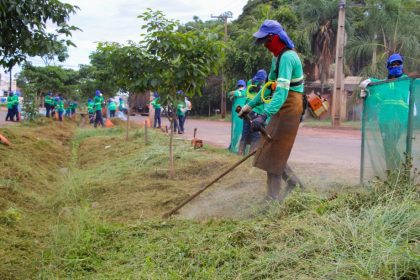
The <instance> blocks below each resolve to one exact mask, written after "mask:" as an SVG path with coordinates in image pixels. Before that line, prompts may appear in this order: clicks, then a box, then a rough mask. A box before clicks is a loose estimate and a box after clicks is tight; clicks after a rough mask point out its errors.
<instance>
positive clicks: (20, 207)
mask: <svg viewBox="0 0 420 280" xmlns="http://www.w3.org/2000/svg"><path fill="white" fill-rule="evenodd" d="M0 133H2V134H4V135H6V136H7V137H8V138H9V139H10V140H12V141H13V143H14V144H13V147H12V148H7V147H4V146H0V154H1V156H2V160H1V166H0V167H1V168H0V172H1V173H0V175H1V177H0V178H1V179H0V191H1V198H0V258H1V260H2V261H1V264H0V278H1V279H25V278H41V279H51V278H52V279H56V278H71V279H73V278H75V279H81V278H83V279H121V278H123V279H126V278H129V279H186V278H187V279H419V277H420V265H419V263H420V245H419V244H420V243H419V241H420V199H419V194H418V192H417V190H416V188H415V186H414V185H413V184H411V183H410V182H407V181H404V180H401V177H400V176H399V174H394V176H392V177H391V179H390V180H389V181H387V182H375V183H374V184H372V185H371V187H370V188H365V189H359V188H354V187H350V186H349V187H348V188H342V189H340V190H330V191H325V192H322V193H317V192H314V191H306V192H302V191H295V192H293V193H292V194H291V195H290V196H289V197H288V198H287V199H286V201H285V203H284V204H283V205H279V204H275V203H270V204H265V203H262V202H261V201H262V197H263V194H264V190H263V189H262V186H263V183H264V180H263V179H264V174H263V173H262V172H261V173H258V172H259V171H257V170H254V169H252V168H251V167H250V164H244V165H243V166H241V167H240V168H239V169H238V170H237V171H235V172H234V173H233V174H231V175H229V176H227V178H225V179H223V180H224V182H222V183H220V184H218V185H216V186H214V189H213V192H212V193H210V194H209V199H210V196H211V195H215V194H217V193H219V197H218V198H220V199H221V202H220V204H210V205H213V206H217V207H222V208H223V207H225V206H224V205H223V199H222V198H223V195H231V194H232V193H235V195H237V193H240V190H241V189H240V187H241V186H242V187H243V186H244V185H246V184H249V185H250V186H251V187H253V188H249V187H250V186H247V188H246V189H247V190H249V189H251V190H254V191H253V192H252V193H251V192H250V191H247V192H244V194H243V195H242V197H241V196H238V197H240V199H237V200H236V204H235V205H234V207H233V208H235V209H236V211H237V212H239V214H242V215H236V217H241V218H234V219H232V218H220V217H222V216H223V215H220V216H219V218H217V219H211V218H210V219H204V220H187V219H185V217H189V215H188V214H189V213H187V212H181V213H180V214H181V215H179V216H177V218H176V219H171V220H162V219H160V218H159V217H160V216H161V215H162V214H163V213H165V212H166V211H168V210H169V209H171V208H172V207H173V206H175V205H176V204H177V203H179V202H180V201H182V200H183V199H184V198H185V197H187V196H188V195H189V194H191V193H193V192H194V191H196V190H197V189H198V188H199V187H200V186H202V185H204V184H205V183H206V182H208V181H209V180H211V179H212V178H213V177H215V176H216V175H217V174H219V173H220V172H221V171H223V170H225V169H226V168H227V167H228V166H230V165H231V164H232V163H233V162H235V161H236V160H238V158H237V157H236V156H234V157H232V156H231V155H230V154H227V153H226V152H225V151H222V150H218V149H216V148H210V147H206V149H205V150H194V149H192V148H191V147H190V145H189V143H188V142H186V141H182V140H177V141H176V142H175V158H176V162H175V167H176V172H175V173H176V176H175V178H173V179H169V178H168V172H167V167H168V138H167V136H165V135H163V134H161V133H160V132H156V131H149V134H150V139H151V141H150V145H147V146H146V145H144V139H143V136H144V135H143V133H144V131H143V129H142V128H133V129H131V131H130V140H129V141H128V142H126V141H125V140H124V139H125V138H124V137H125V134H124V128H123V127H120V126H117V127H116V128H113V129H96V130H95V129H90V128H83V129H79V128H76V126H75V125H74V124H73V123H71V122H68V123H65V124H57V123H55V122H51V123H50V122H48V121H44V122H42V123H39V124H38V125H36V126H32V127H23V126H16V127H9V128H7V129H0ZM28 155H30V156H28ZM34 171H37V172H34ZM255 178H260V180H256V179H255ZM247 196H249V197H247ZM203 201H204V199H203V200H201V201H200V200H198V201H197V202H196V203H197V204H199V203H200V204H199V205H196V206H195V207H192V208H190V210H189V211H192V210H191V209H194V211H198V212H199V211H206V209H203V208H206V207H207V206H206V205H205V204H203V203H202V202H203ZM200 205H201V209H200V207H199V206H200ZM197 216H198V217H199V216H200V215H195V216H193V217H197ZM229 216H231V217H232V216H233V217H235V215H229Z"/></svg>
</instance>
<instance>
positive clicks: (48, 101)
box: [44, 95, 52, 105]
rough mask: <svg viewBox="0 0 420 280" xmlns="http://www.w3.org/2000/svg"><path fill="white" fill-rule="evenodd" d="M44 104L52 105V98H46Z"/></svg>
mask: <svg viewBox="0 0 420 280" xmlns="http://www.w3.org/2000/svg"><path fill="white" fill-rule="evenodd" d="M44 103H45V104H48V105H52V99H51V96H49V95H47V96H45V101H44Z"/></svg>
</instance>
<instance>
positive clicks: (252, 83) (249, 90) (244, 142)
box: [238, 69, 267, 155]
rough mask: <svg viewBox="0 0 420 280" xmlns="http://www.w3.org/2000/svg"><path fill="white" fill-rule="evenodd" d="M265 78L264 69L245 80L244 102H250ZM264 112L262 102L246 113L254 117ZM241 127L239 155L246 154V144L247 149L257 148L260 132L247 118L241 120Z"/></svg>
mask: <svg viewBox="0 0 420 280" xmlns="http://www.w3.org/2000/svg"><path fill="white" fill-rule="evenodd" d="M266 80H267V72H266V71H265V70H264V69H261V70H258V72H257V73H256V74H255V76H254V77H253V78H252V79H250V80H249V81H248V82H247V87H246V100H245V104H248V103H249V102H251V100H252V99H254V97H255V96H256V95H257V93H258V92H259V91H260V90H261V88H262V86H263V85H264V84H265V82H266ZM263 113H264V104H260V105H258V106H255V107H254V108H253V109H252V112H250V113H249V114H248V115H249V117H250V118H251V119H253V118H255V117H256V116H257V115H258V114H263ZM243 122H244V123H243V128H242V137H241V142H240V145H239V151H238V154H239V155H246V154H247V146H248V145H249V146H250V148H249V150H250V151H251V152H252V151H254V150H255V149H256V148H257V143H258V140H259V139H260V133H259V132H258V131H255V130H253V129H252V127H251V121H250V120H249V119H247V118H246V119H244V120H243Z"/></svg>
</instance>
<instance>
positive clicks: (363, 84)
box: [359, 79, 372, 89]
mask: <svg viewBox="0 0 420 280" xmlns="http://www.w3.org/2000/svg"><path fill="white" fill-rule="evenodd" d="M371 82H372V81H371V80H370V79H366V80H364V81H362V82H361V83H360V84H359V87H360V88H361V89H366V88H367V87H368V85H369V84H370V83H371Z"/></svg>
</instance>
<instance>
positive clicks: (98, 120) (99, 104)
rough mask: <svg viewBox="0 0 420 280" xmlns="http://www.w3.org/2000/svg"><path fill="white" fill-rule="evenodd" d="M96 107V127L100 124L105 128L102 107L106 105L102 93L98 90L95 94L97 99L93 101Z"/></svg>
mask: <svg viewBox="0 0 420 280" xmlns="http://www.w3.org/2000/svg"><path fill="white" fill-rule="evenodd" d="M93 103H94V107H95V113H96V115H95V123H94V125H93V126H94V127H97V126H98V123H100V124H101V125H102V127H104V120H103V118H102V105H103V103H104V98H103V97H102V93H101V92H100V91H99V90H98V89H97V90H96V92H95V98H94V99H93Z"/></svg>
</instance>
